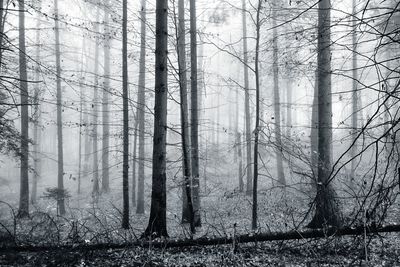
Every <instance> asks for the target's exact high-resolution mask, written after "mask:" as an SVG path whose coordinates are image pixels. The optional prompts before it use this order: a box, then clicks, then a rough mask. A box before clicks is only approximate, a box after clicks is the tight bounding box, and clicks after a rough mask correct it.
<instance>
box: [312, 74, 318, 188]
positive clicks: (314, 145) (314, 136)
mask: <svg viewBox="0 0 400 267" xmlns="http://www.w3.org/2000/svg"><path fill="white" fill-rule="evenodd" d="M310 139H311V151H310V152H311V171H312V181H311V185H312V188H313V189H316V187H317V181H318V71H315V84H314V98H313V103H312V110H311V134H310Z"/></svg>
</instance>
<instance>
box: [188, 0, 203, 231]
mask: <svg viewBox="0 0 400 267" xmlns="http://www.w3.org/2000/svg"><path fill="white" fill-rule="evenodd" d="M196 24H197V18H196V1H195V0H190V89H191V128H190V130H191V136H190V141H191V148H192V160H191V164H192V192H193V194H192V197H193V209H194V225H195V226H196V227H199V226H201V220H200V193H199V192H200V175H199V131H198V129H199V117H198V116H199V108H198V100H197V99H198V91H197V25H196Z"/></svg>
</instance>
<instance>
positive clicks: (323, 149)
mask: <svg viewBox="0 0 400 267" xmlns="http://www.w3.org/2000/svg"><path fill="white" fill-rule="evenodd" d="M330 11H331V2H330V0H321V1H320V2H319V4H318V64H317V65H318V68H317V70H318V115H319V117H318V126H319V130H318V155H319V161H318V188H317V196H316V209H315V214H314V217H313V219H312V221H311V222H310V223H309V227H312V228H322V227H325V226H326V225H331V226H335V227H339V226H340V225H341V220H340V214H339V207H338V203H337V202H336V200H335V197H336V193H335V191H334V189H333V186H332V183H331V180H330V173H331V168H332V89H331V49H330V45H331V33H330V13H331V12H330Z"/></svg>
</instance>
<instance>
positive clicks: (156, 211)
mask: <svg viewBox="0 0 400 267" xmlns="http://www.w3.org/2000/svg"><path fill="white" fill-rule="evenodd" d="M167 57H168V1H167V0H158V1H157V3H156V63H155V68H156V70H155V105H154V136H153V174H152V192H151V209H150V218H149V224H148V226H147V228H146V231H145V232H144V234H143V236H145V237H165V236H168V233H167V216H166V215H167V185H166V182H167V181H166V180H167V177H166V153H167V151H166V141H167V140H166V137H167V94H168V72H167V66H168V61H167Z"/></svg>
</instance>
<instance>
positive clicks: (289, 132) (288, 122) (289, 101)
mask: <svg viewBox="0 0 400 267" xmlns="http://www.w3.org/2000/svg"><path fill="white" fill-rule="evenodd" d="M291 75H292V74H291V73H289V77H288V78H287V93H286V101H287V104H286V126H287V129H286V135H287V138H291V136H292V128H293V121H292V101H293V100H292V96H293V87H292V86H293V80H292V77H291Z"/></svg>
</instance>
